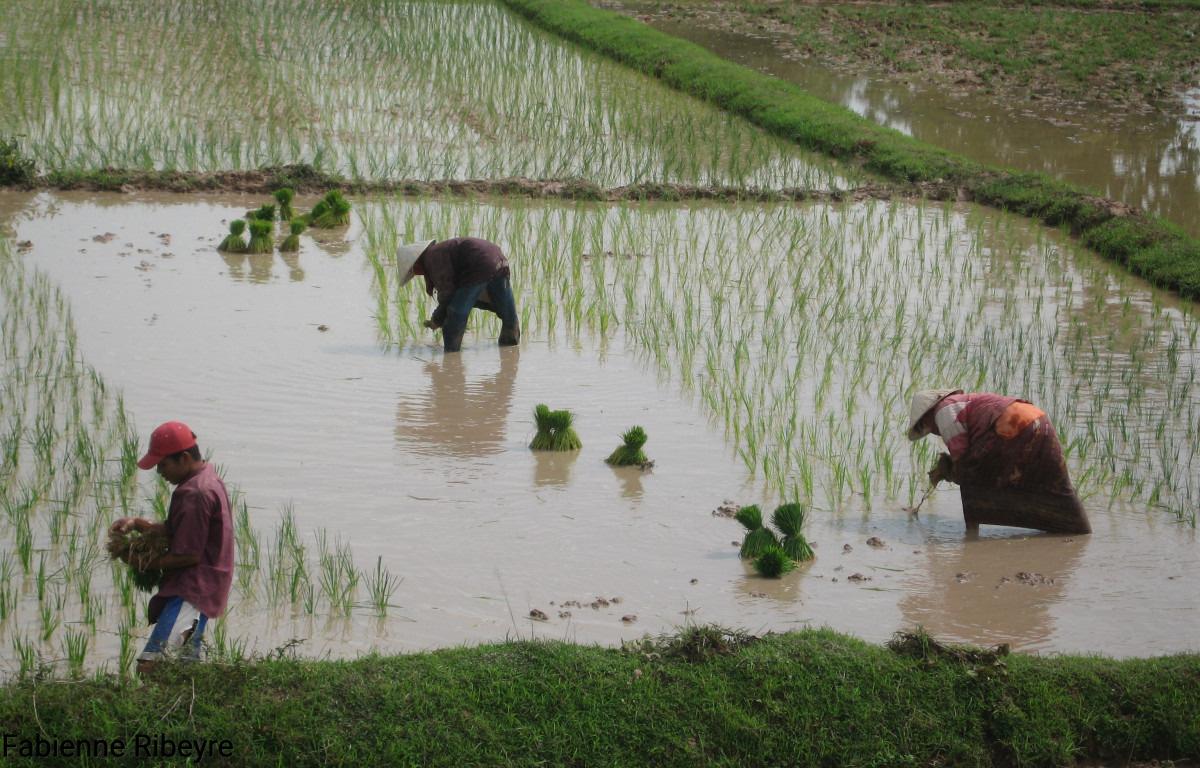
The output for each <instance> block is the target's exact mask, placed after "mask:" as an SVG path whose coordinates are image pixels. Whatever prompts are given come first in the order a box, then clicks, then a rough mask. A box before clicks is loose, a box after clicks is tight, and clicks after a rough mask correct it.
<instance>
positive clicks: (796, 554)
mask: <svg viewBox="0 0 1200 768" xmlns="http://www.w3.org/2000/svg"><path fill="white" fill-rule="evenodd" d="M783 551H784V552H786V553H787V556H788V557H790V558H792V559H793V560H795V561H796V562H798V563H802V562H804V561H805V560H812V559H813V558H814V557H816V555H814V554H813V551H812V547H810V546H809V544H808V539H806V538H804V534H803V533H797V534H796V535H795V536H784V537H783Z"/></svg>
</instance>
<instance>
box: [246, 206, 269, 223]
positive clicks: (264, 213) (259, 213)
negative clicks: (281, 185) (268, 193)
mask: <svg viewBox="0 0 1200 768" xmlns="http://www.w3.org/2000/svg"><path fill="white" fill-rule="evenodd" d="M246 218H247V219H249V220H250V221H254V220H255V219H258V220H259V221H275V204H274V203H265V204H263V205H262V207H260V208H258V209H257V210H253V211H247V212H246Z"/></svg>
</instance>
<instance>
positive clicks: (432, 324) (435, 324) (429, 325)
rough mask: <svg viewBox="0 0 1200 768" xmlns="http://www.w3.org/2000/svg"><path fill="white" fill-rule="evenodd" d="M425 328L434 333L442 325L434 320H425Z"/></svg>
mask: <svg viewBox="0 0 1200 768" xmlns="http://www.w3.org/2000/svg"><path fill="white" fill-rule="evenodd" d="M425 327H426V328H428V329H429V330H431V331H436V330H437V329H438V328H441V327H442V324H441V323H439V322H438V321H436V320H426V321H425Z"/></svg>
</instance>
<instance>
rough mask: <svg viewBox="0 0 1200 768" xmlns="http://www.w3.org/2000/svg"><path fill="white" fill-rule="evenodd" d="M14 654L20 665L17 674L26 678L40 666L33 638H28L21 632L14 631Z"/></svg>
mask: <svg viewBox="0 0 1200 768" xmlns="http://www.w3.org/2000/svg"><path fill="white" fill-rule="evenodd" d="M12 648H13V655H14V656H16V657H17V661H18V663H19V665H20V667H19V669H18V672H17V675H18V676H19V677H20V678H22V679H24V678H26V677H28V676H29V675H30V674H31V673H32V672H33V671H34V670H35V669H37V667H38V652H37V647H36V646H35V644H34V642H33V641H32V640H27V639H25V638H24V637H22V636H21V635H20V633H13V637H12Z"/></svg>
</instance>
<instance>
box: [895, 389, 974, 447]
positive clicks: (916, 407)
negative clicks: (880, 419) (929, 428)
mask: <svg viewBox="0 0 1200 768" xmlns="http://www.w3.org/2000/svg"><path fill="white" fill-rule="evenodd" d="M958 394H962V390H961V389H923V390H921V391H920V392H918V393H917V394H915V395H913V399H912V407H910V408H909V409H908V439H909V440H920V439H921V438H922V437H924V436H925V435H926V434H927V433H926V432H918V431H917V422H919V421H920V420H921V417H922V416H924V415H925V414H927V413H929V409H930V408H932V407H933V406H935V405H937V404H938V403H940V402H942V400H944V399H945V398H947V397H949V396H950V395H958Z"/></svg>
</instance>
